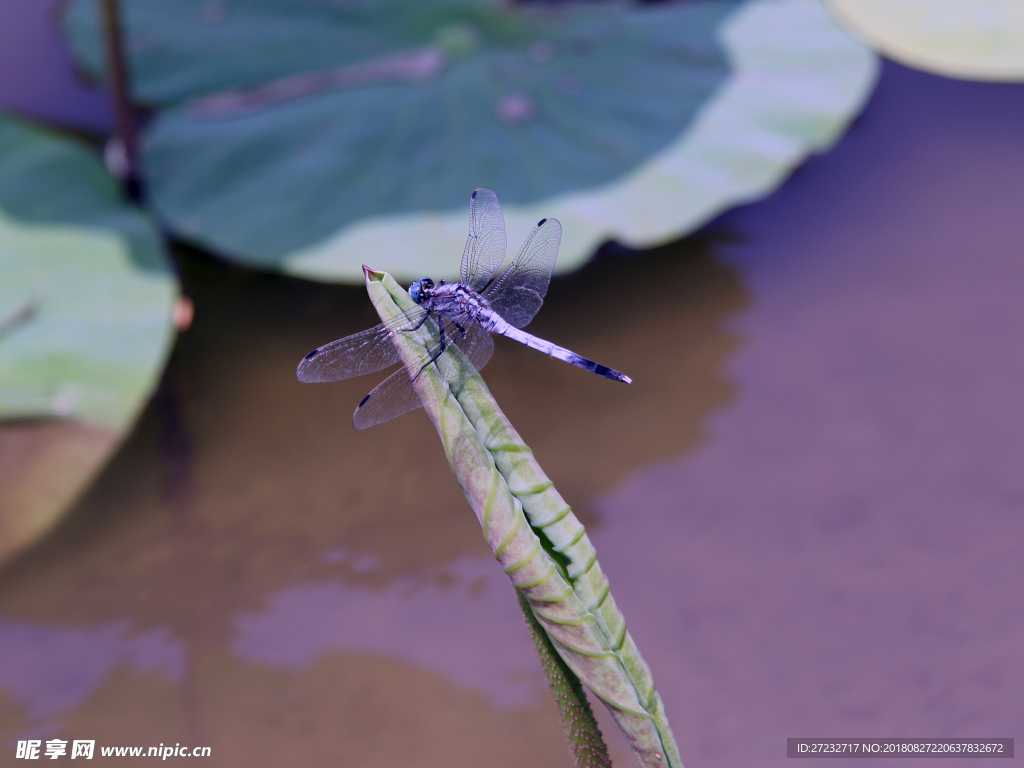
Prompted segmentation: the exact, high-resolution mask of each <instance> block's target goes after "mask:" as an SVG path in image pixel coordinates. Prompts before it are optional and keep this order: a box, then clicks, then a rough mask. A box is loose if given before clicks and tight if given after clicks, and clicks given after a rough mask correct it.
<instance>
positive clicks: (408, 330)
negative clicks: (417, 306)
mask: <svg viewBox="0 0 1024 768" xmlns="http://www.w3.org/2000/svg"><path fill="white" fill-rule="evenodd" d="M430 315H431V311H430V310H429V309H428V310H427V311H426V312H424V313H423V317H421V318H420V321H419V322H418V323H416V325H411V326H409V327H408V328H396V329H395V330H396V331H397V332H398V333H411V332H412V331H418V330H419V329H420V328H422V327H423V324H424V323H425V322H427V320H429V319H430Z"/></svg>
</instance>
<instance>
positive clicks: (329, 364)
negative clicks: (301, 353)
mask: <svg viewBox="0 0 1024 768" xmlns="http://www.w3.org/2000/svg"><path fill="white" fill-rule="evenodd" d="M422 317H423V310H422V309H420V308H419V307H417V308H415V309H413V310H409V311H408V312H406V313H405V314H404V315H400V316H399V317H396V318H393V319H392V320H390V321H389V322H387V323H381V324H380V325H378V326H375V327H373V328H370V329H369V330H366V331H363V332H361V333H356V334H353V335H352V336H346V337H345V338H344V339H338V340H337V341H332V342H331V343H330V344H324V345H323V346H322V347H317V348H316V349H314V350H313V351H312V352H310V353H309V354H308V355H306V356H305V357H304V358H302V362H300V363H299V367H298V369H297V370H296V371H295V375H296V376H297V377H298V379H299V381H304V382H307V383H321V382H325V381H341V380H343V379H351V378H355V377H356V376H363V375H365V374H367V373H376V372H377V371H380V370H383V369H384V368H388V367H389V366H392V365H395V364H396V363H398V362H399V358H398V350H396V349H395V345H394V343H393V342H392V341H391V336H392V334H394V333H396V332H399V329H401V328H411V327H414V326H415V325H416V324H417V323H419V321H420V320H421V319H422Z"/></svg>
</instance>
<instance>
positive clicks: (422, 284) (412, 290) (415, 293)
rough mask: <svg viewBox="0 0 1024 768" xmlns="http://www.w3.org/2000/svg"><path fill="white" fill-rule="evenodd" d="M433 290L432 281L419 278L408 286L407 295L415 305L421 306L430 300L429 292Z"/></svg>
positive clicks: (426, 278) (427, 278)
mask: <svg viewBox="0 0 1024 768" xmlns="http://www.w3.org/2000/svg"><path fill="white" fill-rule="evenodd" d="M433 289H434V281H433V280H431V279H430V278H429V277H421V278H420V279H419V280H417V281H416V282H415V283H413V284H412V285H410V286H409V295H410V296H412V300H413V301H415V302H416V303H417V304H422V303H423V302H424V301H426V300H427V299H429V298H430V292H431V291H432V290H433Z"/></svg>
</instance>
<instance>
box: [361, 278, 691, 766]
mask: <svg viewBox="0 0 1024 768" xmlns="http://www.w3.org/2000/svg"><path fill="white" fill-rule="evenodd" d="M365 271H366V288H367V291H368V292H369V294H370V299H371V301H373V305H374V308H375V309H376V310H377V312H378V314H379V315H380V317H381V320H384V321H385V322H388V321H390V320H393V319H394V318H396V317H398V316H399V315H400V314H401V313H402V312H408V311H409V310H411V309H413V308H414V307H415V304H414V303H413V300H412V298H411V297H410V296H409V294H408V293H407V292H406V291H404V290H403V289H402V288H401V287H400V286H399V285H398V283H396V282H395V281H394V279H393V278H392V277H391V275H389V274H387V273H385V272H374V271H372V270H370V269H368V268H365ZM436 333H437V327H436V326H435V325H433V321H430V322H428V323H424V324H423V325H422V326H421V327H420V329H417V330H415V331H411V332H409V333H399V334H396V335H395V336H394V338H393V341H394V343H395V347H396V348H397V350H398V353H399V356H400V357H401V358H402V361H403V362H404V363H405V365H406V366H407V367H409V366H414V365H418V363H416V362H415V361H418V360H419V359H420V357H419V356H420V355H421V354H422V353H423V351H424V345H425V344H426V345H428V346H429V345H430V344H431V343H432V341H433V340H436ZM451 354H452V358H451V361H452V363H453V364H454V365H456V366H459V367H462V366H465V367H466V373H467V374H468V377H467V378H466V379H465V381H464V383H462V384H460V385H458V386H456V387H452V386H451V385H449V384H448V383H447V382H446V380H445V378H444V377H442V376H441V375H440V374H439V373H438V372H437V370H436V368H435V367H434V366H432V365H430V366H427V367H426V368H423V369H421V370H419V371H418V372H417V375H416V377H415V380H414V382H413V386H414V387H415V389H416V392H417V394H418V395H419V396H420V399H421V400H422V401H423V403H424V408H425V410H426V413H427V416H428V417H429V418H430V420H431V421H432V422H433V424H434V427H435V428H436V429H437V432H438V435H439V436H440V438H441V443H442V444H443V446H444V450H445V454H446V455H447V457H448V463H449V464H450V465H451V468H452V472H453V473H454V474H455V478H456V480H457V481H458V483H459V487H460V488H461V489H462V492H463V493H464V494H465V495H466V500H467V501H468V502H469V505H470V507H471V508H472V509H473V512H474V513H475V514H476V516H477V519H478V520H479V521H480V524H481V526H482V527H483V533H484V539H485V540H486V541H487V543H488V545H489V546H490V547H491V550H492V551H493V552H494V556H495V559H496V560H497V561H498V563H499V564H500V565H501V567H502V568H503V569H504V571H505V573H506V574H507V575H508V577H509V578H510V579H511V581H512V584H513V585H514V586H515V587H516V589H517V590H519V593H520V594H521V595H522V596H523V597H524V598H525V599H526V602H527V604H528V605H529V607H530V610H531V611H532V612H533V614H534V616H535V617H536V619H537V621H538V623H539V624H540V625H541V626H542V627H543V630H544V632H546V633H547V635H548V637H549V639H550V640H551V643H552V645H553V646H554V648H555V650H556V651H557V653H558V654H559V656H561V658H562V660H563V661H564V662H565V664H566V665H567V666H568V667H569V669H571V670H572V672H573V673H574V674H575V675H576V676H577V677H578V678H579V679H580V680H582V681H583V682H584V683H585V684H586V685H587V687H588V688H589V689H590V690H591V692H592V693H593V694H594V695H595V696H597V697H598V698H599V699H601V701H603V702H604V703H605V705H606V706H607V707H608V710H609V712H610V713H611V715H612V717H613V718H614V719H615V721H616V723H617V724H618V726H619V728H620V729H621V730H622V733H623V735H624V736H625V737H626V740H627V741H628V742H629V745H630V747H631V748H632V750H633V755H634V756H635V757H636V759H637V762H638V763H639V765H640V766H641V768H682V760H681V759H680V757H679V750H678V748H677V747H676V743H675V738H674V737H673V735H672V729H671V727H670V726H669V723H668V717H667V715H666V714H665V709H664V706H663V704H662V701H661V696H660V695H659V694H658V692H657V690H655V687H654V680H653V677H652V675H651V670H650V668H648V666H647V663H646V662H645V661H644V659H643V657H642V656H641V655H640V651H639V649H638V648H637V647H636V644H635V643H634V642H633V639H632V638H631V637H630V635H629V632H628V631H627V630H626V622H625V619H624V618H623V616H622V613H621V612H620V611H619V609H618V608H617V606H616V605H615V600H614V599H613V598H612V596H611V591H610V587H609V584H608V579H607V577H606V576H605V575H604V573H603V572H602V571H601V566H600V565H599V564H598V562H597V552H596V551H595V550H594V547H593V545H591V543H590V540H589V539H588V538H587V536H586V532H585V531H584V529H583V526H582V525H581V524H580V522H579V520H578V519H577V518H576V516H575V515H574V514H573V512H572V509H571V508H570V507H569V505H568V504H566V502H565V500H564V499H563V498H562V497H561V496H560V495H559V493H558V491H556V490H555V489H554V485H553V484H552V482H551V481H550V480H549V479H548V478H547V476H546V475H545V474H544V472H543V470H542V469H541V468H540V466H539V465H538V464H537V461H536V460H535V459H534V457H533V452H532V451H531V450H530V448H529V447H528V446H527V445H526V444H525V443H523V441H522V438H520V437H519V435H518V434H517V433H516V431H515V429H514V428H513V427H512V425H511V424H510V423H509V422H508V420H507V419H506V418H505V415H504V414H503V413H502V412H501V410H500V409H499V408H498V405H497V403H496V402H495V401H494V398H493V397H492V396H491V394H490V392H489V391H488V389H487V386H486V385H485V384H484V382H483V379H482V378H481V377H480V374H479V373H477V372H476V371H475V370H474V369H473V368H472V364H471V363H470V362H469V361H468V359H466V358H465V357H463V356H462V354H461V352H460V351H459V350H458V348H455V349H453V351H452V353H451ZM454 378H455V379H461V378H462V377H461V376H459V375H456V376H455V377H454Z"/></svg>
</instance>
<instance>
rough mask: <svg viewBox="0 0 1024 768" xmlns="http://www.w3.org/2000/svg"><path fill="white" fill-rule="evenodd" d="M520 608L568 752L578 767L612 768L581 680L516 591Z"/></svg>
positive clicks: (527, 602)
mask: <svg viewBox="0 0 1024 768" xmlns="http://www.w3.org/2000/svg"><path fill="white" fill-rule="evenodd" d="M516 595H517V597H518V598H519V607H520V609H522V611H523V617H524V618H525V619H526V627H527V629H529V630H530V637H531V638H533V647H534V648H536V649H537V655H538V656H540V665H541V666H542V667H543V668H544V674H545V675H547V678H548V684H549V685H550V686H551V695H552V696H554V698H555V705H556V706H557V707H558V714H559V715H561V716H562V725H563V726H565V737H566V739H568V741H569V749H570V750H571V751H572V756H573V758H574V759H575V760H576V766H577V768H612V759H611V758H610V757H608V747H607V746H606V745H605V743H604V739H602V738H601V729H600V728H598V727H597V721H596V720H595V719H594V712H593V710H591V709H590V702H589V701H587V694H586V693H584V692H583V686H582V685H581V684H580V679H579V678H578V677H576V675H574V674H573V673H572V670H571V669H569V667H567V666H566V665H565V662H564V661H562V657H561V656H559V655H558V652H557V651H556V650H555V646H553V645H552V644H551V638H549V637H548V635H547V633H546V632H545V631H544V627H542V626H541V625H540V622H539V621H537V617H536V616H534V615H533V609H532V608H531V607H530V601H529V600H527V599H526V597H524V595H523V593H522V592H516Z"/></svg>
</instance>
